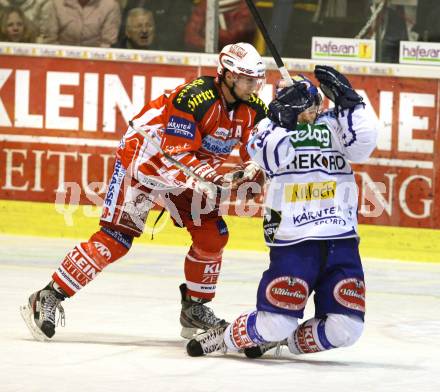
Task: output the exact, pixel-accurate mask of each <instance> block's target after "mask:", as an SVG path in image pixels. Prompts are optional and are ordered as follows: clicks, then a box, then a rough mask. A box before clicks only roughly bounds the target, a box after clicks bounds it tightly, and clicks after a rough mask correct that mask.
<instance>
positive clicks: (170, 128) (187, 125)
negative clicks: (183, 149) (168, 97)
mask: <svg viewBox="0 0 440 392" xmlns="http://www.w3.org/2000/svg"><path fill="white" fill-rule="evenodd" d="M165 133H166V134H168V135H173V136H178V137H183V138H185V139H190V140H194V137H195V136H196V124H195V123H193V122H192V121H189V120H187V119H186V118H182V117H177V116H171V117H170V119H169V120H168V124H167V129H166V130H165Z"/></svg>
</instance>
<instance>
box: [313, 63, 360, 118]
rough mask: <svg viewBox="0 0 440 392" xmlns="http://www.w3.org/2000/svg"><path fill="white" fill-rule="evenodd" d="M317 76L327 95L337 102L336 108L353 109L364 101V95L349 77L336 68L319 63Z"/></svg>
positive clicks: (316, 69) (316, 71)
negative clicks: (357, 89)
mask: <svg viewBox="0 0 440 392" xmlns="http://www.w3.org/2000/svg"><path fill="white" fill-rule="evenodd" d="M315 77H316V79H318V80H319V83H320V87H321V90H322V92H323V93H324V94H325V96H326V97H327V98H328V99H330V100H331V101H333V102H334V103H335V107H336V110H339V109H351V108H353V107H355V106H356V105H358V104H360V103H362V101H363V99H362V97H361V96H360V95H359V94H358V93H357V92H356V91H355V90H354V89H353V87H352V86H351V84H350V82H349V81H348V79H347V78H346V77H345V76H344V75H342V74H341V73H340V72H338V71H336V69H334V68H332V67H329V66H326V65H317V66H316V67H315Z"/></svg>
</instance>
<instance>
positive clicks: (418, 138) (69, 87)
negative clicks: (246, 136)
mask: <svg viewBox="0 0 440 392" xmlns="http://www.w3.org/2000/svg"><path fill="white" fill-rule="evenodd" d="M266 61H267V64H268V67H269V68H270V70H269V72H268V82H267V85H266V87H265V89H264V91H263V94H262V98H263V99H264V100H265V101H266V102H269V101H270V99H271V97H272V95H273V90H274V85H275V83H276V81H277V80H278V78H279V76H278V73H277V71H276V70H275V69H274V63H273V61H272V60H271V59H266ZM215 63H216V56H215V55H206V54H194V53H166V52H151V51H127V50H110V49H96V48H94V49H92V48H77V47H58V46H42V45H27V44H21V45H20V44H18V45H13V46H11V45H10V44H7V43H3V44H0V171H1V173H2V176H1V178H0V205H1V211H2V212H1V214H2V217H8V220H7V221H5V220H4V219H2V223H1V225H2V226H0V231H1V232H4V233H14V232H17V233H20V232H22V231H23V230H24V231H25V232H26V233H27V234H37V235H49V236H50V235H55V236H57V235H62V236H75V237H86V236H88V235H89V233H90V230H89V229H82V227H86V228H89V227H92V228H93V227H96V222H97V218H96V217H97V216H99V212H98V211H99V208H97V209H93V208H92V207H85V210H82V209H79V210H78V211H76V212H75V214H74V217H75V221H78V222H81V225H77V224H76V223H75V224H74V225H73V226H66V225H65V219H64V217H65V216H67V217H69V215H70V213H67V214H66V208H64V207H63V206H61V205H59V206H58V208H57V209H58V212H57V209H56V208H55V206H54V205H53V204H52V203H53V202H54V201H55V200H58V201H59V202H60V203H63V202H67V203H69V202H70V204H71V205H70V207H67V211H74V210H75V208H76V206H75V203H77V202H79V203H80V204H84V203H85V204H92V205H93V204H97V205H100V204H101V202H102V198H103V196H104V194H105V191H106V189H107V183H108V178H109V177H110V175H111V171H112V165H113V156H114V151H115V148H116V147H117V145H118V140H119V139H120V137H121V136H122V134H123V133H124V132H125V130H126V123H127V121H128V120H129V119H130V118H131V116H132V115H133V114H135V113H136V112H137V111H138V110H139V108H140V107H142V105H143V104H144V102H146V101H148V100H150V99H152V98H155V97H157V96H159V95H160V94H162V93H163V92H164V91H170V90H171V89H173V88H174V87H175V86H176V85H178V84H180V83H184V82H185V81H188V80H191V79H193V78H195V77H197V76H199V75H202V74H212V75H213V74H215ZM286 65H287V68H288V69H289V71H291V73H297V72H301V73H305V74H306V75H308V76H311V72H312V71H313V68H314V65H315V62H314V61H309V60H296V59H286ZM333 65H335V66H337V68H338V69H340V70H341V71H342V72H344V73H346V74H350V75H352V76H350V80H352V82H353V85H354V86H355V88H356V89H357V90H358V92H359V93H360V94H362V95H363V96H364V99H365V101H366V102H367V103H369V104H371V107H372V108H373V110H372V112H371V115H372V116H377V118H378V120H379V121H380V122H381V123H382V132H381V133H380V135H379V139H378V148H377V149H376V151H375V152H374V154H373V156H372V158H371V159H370V160H369V161H368V162H366V163H365V164H363V165H356V166H355V167H354V168H355V171H356V173H357V174H356V180H357V183H358V186H359V193H360V199H359V200H360V214H359V221H360V222H361V223H363V224H368V226H367V225H365V226H362V227H361V232H362V233H363V234H364V240H363V242H362V247H363V251H364V252H367V254H368V255H369V256H371V257H378V258H388V257H390V258H399V259H410V260H417V259H422V260H430V261H436V260H438V259H440V257H439V258H437V254H438V252H437V251H436V250H435V246H436V245H435V244H436V243H437V242H438V241H435V240H434V239H435V238H436V236H437V232H436V231H435V230H428V229H437V228H438V227H439V220H440V208H439V206H440V200H439V197H440V196H439V195H440V193H439V186H440V180H439V178H438V175H437V173H438V172H439V170H438V159H439V158H438V156H436V154H435V153H434V146H435V145H436V144H437V143H438V142H439V140H438V138H439V124H440V114H439V93H438V92H439V90H440V84H439V83H440V81H439V79H438V68H435V67H430V66H426V67H414V66H402V65H395V64H369V65H366V64H357V63H347V64H342V65H336V64H333ZM326 105H328V102H326ZM437 155H438V154H437ZM236 161H237V157H236V154H235V156H233V157H232V159H231V161H230V162H229V165H234V163H235V162H236ZM6 200H10V201H17V202H18V201H22V202H24V203H17V202H16V203H14V202H9V201H8V202H6ZM32 202H34V203H35V202H38V203H37V204H33V203H32ZM40 203H43V204H40ZM44 203H49V204H44ZM232 207H233V206H232ZM80 210H81V211H86V212H85V214H86V215H92V216H91V217H89V218H87V216H83V214H84V213H83V212H80ZM17 211H18V212H17ZM24 211H25V212H26V213H25V212H24ZM37 211H41V213H40V212H39V213H38V214H37ZM17 213H18V214H19V215H20V216H21V218H20V219H19V220H17V221H16V222H15V223H12V224H11V221H12V219H10V217H13V216H15V214H17ZM60 213H62V214H64V215H60ZM230 213H231V214H237V211H236V210H235V209H234V208H231V209H230ZM41 214H42V215H41ZM154 214H155V213H154ZM154 214H153V215H154ZM260 214H261V210H259V211H257V213H256V214H255V215H256V216H255V217H254V218H248V217H245V218H236V217H229V219H228V220H229V225H230V230H231V232H234V228H235V227H238V226H240V227H245V228H246V230H241V229H240V230H237V233H235V234H233V235H232V236H231V245H230V246H231V247H235V248H237V247H238V248H240V247H241V248H242V247H247V246H248V245H249V246H251V247H252V248H258V249H264V245H263V242H262V239H261V228H260V219H259V218H258V216H259V215H260ZM42 216H43V218H42ZM67 219H68V218H67ZM35 222H38V224H36V223H35ZM44 222H46V224H45V223H44ZM55 222H59V223H55ZM14 224H16V225H17V228H16V230H15V229H13V225H14ZM370 224H371V225H370ZM11 225H12V227H11ZM373 225H374V226H373ZM378 225H379V226H378ZM79 226H81V228H80V227H79ZM387 226H389V227H387ZM396 227H401V228H399V229H397V228H396ZM403 227H405V229H403ZM411 228H425V229H427V230H422V231H420V232H419V231H416V230H415V229H411ZM14 230H15V231H14ZM28 231H29V232H28ZM165 233H167V231H164V232H162V233H161V234H160V235H157V236H156V237H157V239H156V240H155V241H159V242H160V241H162V240H161V238H169V237H166V236H167V235H168V234H165ZM170 233H172V234H169V235H170V236H171V237H172V239H173V240H175V239H177V241H178V242H179V243H180V242H181V241H183V242H184V241H187V240H188V239H187V237H186V233H184V232H182V231H179V230H177V229H171V231H170ZM244 233H246V236H245V237H243V236H244V235H245V234H244ZM145 237H147V236H145ZM415 238H417V241H414V239H415ZM393 240H395V246H390V245H392V244H394V242H393ZM163 241H164V243H169V242H167V241H166V240H163ZM390 241H391V242H390ZM251 244H252V245H251ZM364 244H365V245H364ZM374 249H376V250H374ZM411 249H415V251H414V252H412V251H411Z"/></svg>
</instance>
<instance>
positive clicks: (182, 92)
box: [176, 79, 205, 104]
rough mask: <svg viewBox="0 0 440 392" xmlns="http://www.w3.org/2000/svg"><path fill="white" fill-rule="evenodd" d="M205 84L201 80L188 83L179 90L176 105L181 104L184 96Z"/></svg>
mask: <svg viewBox="0 0 440 392" xmlns="http://www.w3.org/2000/svg"><path fill="white" fill-rule="evenodd" d="M204 84H205V81H204V80H203V79H196V80H194V81H192V82H191V83H188V84H187V85H186V86H185V87H184V88H183V89H182V90H180V93H179V94H178V95H177V97H176V103H177V104H181V103H182V100H183V99H184V98H185V96H186V94H187V93H188V92H189V90H191V89H192V88H194V87H199V86H202V85H204Z"/></svg>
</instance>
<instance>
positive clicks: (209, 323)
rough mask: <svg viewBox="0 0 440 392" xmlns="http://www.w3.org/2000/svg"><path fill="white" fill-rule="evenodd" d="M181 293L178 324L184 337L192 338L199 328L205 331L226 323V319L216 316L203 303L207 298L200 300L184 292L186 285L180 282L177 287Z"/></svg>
mask: <svg viewBox="0 0 440 392" xmlns="http://www.w3.org/2000/svg"><path fill="white" fill-rule="evenodd" d="M179 289H180V293H181V294H182V301H181V303H182V310H181V312H180V324H181V325H182V331H181V333H180V335H181V336H182V337H183V338H185V339H192V338H193V337H194V336H195V335H196V334H197V332H198V330H199V329H201V330H203V331H206V330H208V329H210V328H216V327H219V326H223V325H226V324H227V323H226V321H225V320H222V319H219V318H218V317H216V315H215V314H214V312H213V311H212V309H211V308H209V307H208V306H206V305H204V303H206V302H208V301H207V300H200V299H197V298H193V297H190V296H189V295H187V294H186V292H187V287H186V284H185V283H182V284H181V285H180V287H179Z"/></svg>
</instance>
